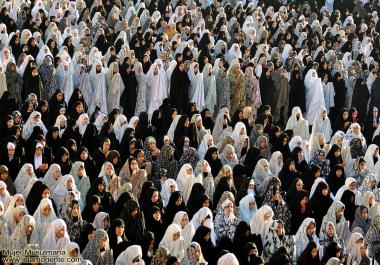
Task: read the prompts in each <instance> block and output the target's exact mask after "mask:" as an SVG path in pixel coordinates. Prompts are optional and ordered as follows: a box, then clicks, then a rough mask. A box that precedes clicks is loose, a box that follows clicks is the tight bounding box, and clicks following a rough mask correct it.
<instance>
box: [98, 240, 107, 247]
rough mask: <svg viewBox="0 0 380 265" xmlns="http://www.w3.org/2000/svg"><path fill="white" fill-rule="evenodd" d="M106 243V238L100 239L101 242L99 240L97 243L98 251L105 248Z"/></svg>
mask: <svg viewBox="0 0 380 265" xmlns="http://www.w3.org/2000/svg"><path fill="white" fill-rule="evenodd" d="M106 243H107V237H104V238H102V240H100V242H99V249H103V248H105V246H106Z"/></svg>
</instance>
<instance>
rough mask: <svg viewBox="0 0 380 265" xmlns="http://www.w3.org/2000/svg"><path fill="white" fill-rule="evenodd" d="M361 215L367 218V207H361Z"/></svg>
mask: <svg viewBox="0 0 380 265" xmlns="http://www.w3.org/2000/svg"><path fill="white" fill-rule="evenodd" d="M361 216H362V218H363V219H364V220H368V209H367V208H363V210H362V214H361Z"/></svg>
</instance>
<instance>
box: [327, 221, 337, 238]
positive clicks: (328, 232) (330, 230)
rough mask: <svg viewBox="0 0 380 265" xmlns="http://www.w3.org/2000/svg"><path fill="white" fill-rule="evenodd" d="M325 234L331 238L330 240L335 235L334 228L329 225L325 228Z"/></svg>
mask: <svg viewBox="0 0 380 265" xmlns="http://www.w3.org/2000/svg"><path fill="white" fill-rule="evenodd" d="M326 233H327V235H328V236H329V237H331V238H332V237H334V235H335V230H334V226H333V225H331V224H330V225H329V226H328V228H327V231H326Z"/></svg>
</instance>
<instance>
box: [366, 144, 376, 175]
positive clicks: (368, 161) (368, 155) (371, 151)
mask: <svg viewBox="0 0 380 265" xmlns="http://www.w3.org/2000/svg"><path fill="white" fill-rule="evenodd" d="M376 149H377V150H379V147H378V146H377V145H376V144H370V145H369V146H368V148H367V151H366V153H365V156H364V160H365V162H366V164H367V168H368V169H369V170H371V171H373V169H374V167H375V163H374V160H373V154H374V152H375V150H376ZM377 158H379V153H377Z"/></svg>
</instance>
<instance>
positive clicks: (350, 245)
mask: <svg viewBox="0 0 380 265" xmlns="http://www.w3.org/2000/svg"><path fill="white" fill-rule="evenodd" d="M360 239H364V238H363V235H362V234H360V233H358V232H354V233H352V234H351V236H350V239H349V240H348V242H347V245H346V253H349V255H348V258H347V264H360V262H361V261H362V255H361V253H360V247H361V245H362V244H361V243H356V242H357V241H358V240H360ZM354 262H356V263H354Z"/></svg>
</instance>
